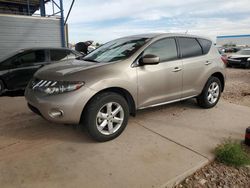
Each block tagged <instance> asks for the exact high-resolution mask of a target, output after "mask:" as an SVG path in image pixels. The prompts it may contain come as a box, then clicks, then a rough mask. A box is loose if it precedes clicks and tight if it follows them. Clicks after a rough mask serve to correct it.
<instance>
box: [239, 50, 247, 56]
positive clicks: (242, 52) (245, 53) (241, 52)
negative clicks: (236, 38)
mask: <svg viewBox="0 0 250 188" xmlns="http://www.w3.org/2000/svg"><path fill="white" fill-rule="evenodd" d="M237 54H240V55H250V50H240V51H238V52H237Z"/></svg>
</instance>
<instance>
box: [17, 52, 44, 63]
mask: <svg viewBox="0 0 250 188" xmlns="http://www.w3.org/2000/svg"><path fill="white" fill-rule="evenodd" d="M44 61H45V51H44V50H36V51H32V52H29V53H25V54H23V55H21V56H19V57H18V58H16V59H15V60H14V63H15V62H16V64H19V65H20V66H29V65H32V64H33V63H41V62H44Z"/></svg>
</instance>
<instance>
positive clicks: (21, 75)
mask: <svg viewBox="0 0 250 188" xmlns="http://www.w3.org/2000/svg"><path fill="white" fill-rule="evenodd" d="M45 64H47V61H46V55H45V50H34V51H29V52H24V53H22V54H21V55H19V56H17V57H16V58H14V59H13V60H12V62H11V65H12V66H11V68H10V69H9V73H8V78H7V80H6V82H7V85H8V87H9V89H20V88H25V87H26V85H27V84H28V82H29V80H30V79H31V78H32V77H33V74H34V73H35V72H36V71H37V70H38V69H39V68H41V67H42V66H44V65H45Z"/></svg>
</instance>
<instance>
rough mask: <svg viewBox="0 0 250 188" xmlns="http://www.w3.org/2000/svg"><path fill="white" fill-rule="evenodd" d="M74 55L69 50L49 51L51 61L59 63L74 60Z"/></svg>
mask: <svg viewBox="0 0 250 188" xmlns="http://www.w3.org/2000/svg"><path fill="white" fill-rule="evenodd" d="M75 58H76V55H75V54H74V53H72V52H71V51H70V50H50V60H51V61H61V60H67V59H75Z"/></svg>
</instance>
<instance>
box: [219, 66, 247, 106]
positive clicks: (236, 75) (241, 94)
mask: <svg viewBox="0 0 250 188" xmlns="http://www.w3.org/2000/svg"><path fill="white" fill-rule="evenodd" d="M222 98H223V99H225V100H227V101H229V102H231V103H235V104H240V105H244V106H249V107H250V69H236V68H228V69H227V80H226V86H225V91H224V93H223V95H222Z"/></svg>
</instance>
